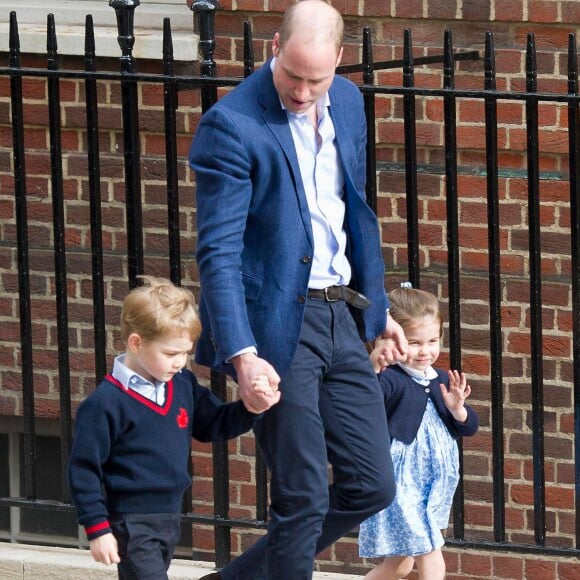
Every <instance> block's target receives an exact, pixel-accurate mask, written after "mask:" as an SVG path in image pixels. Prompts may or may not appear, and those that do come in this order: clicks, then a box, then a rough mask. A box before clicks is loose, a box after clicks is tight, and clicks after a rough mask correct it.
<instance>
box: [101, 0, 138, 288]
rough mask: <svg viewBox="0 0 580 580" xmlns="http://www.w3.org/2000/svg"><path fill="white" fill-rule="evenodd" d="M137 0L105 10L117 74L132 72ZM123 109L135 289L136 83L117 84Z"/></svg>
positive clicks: (118, 1) (114, 1)
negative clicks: (111, 16)
mask: <svg viewBox="0 0 580 580" xmlns="http://www.w3.org/2000/svg"><path fill="white" fill-rule="evenodd" d="M139 4H140V2H139V0H110V1H109V6H111V7H113V8H114V9H115V13H116V15H117V27H118V32H119V34H118V36H117V40H118V42H119V46H120V47H121V52H122V56H121V72H122V73H124V74H127V75H128V78H129V79H130V75H131V74H132V73H134V72H135V59H134V57H133V45H134V44H135V34H134V26H133V24H134V16H135V8H137V6H139ZM121 100H122V109H123V151H124V157H125V204H126V214H127V254H128V255H127V262H128V270H129V271H128V275H129V287H130V288H134V287H135V286H136V285H137V276H138V275H139V274H142V273H143V217H142V215H143V210H142V201H141V173H140V158H141V150H140V145H139V118H138V109H139V102H138V93H137V83H136V81H133V80H123V81H121Z"/></svg>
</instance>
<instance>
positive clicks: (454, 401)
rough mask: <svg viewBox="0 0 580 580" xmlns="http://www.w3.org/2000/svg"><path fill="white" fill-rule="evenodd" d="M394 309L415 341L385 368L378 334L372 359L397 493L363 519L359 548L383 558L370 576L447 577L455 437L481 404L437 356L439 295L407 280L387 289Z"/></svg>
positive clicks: (464, 432)
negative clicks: (472, 401)
mask: <svg viewBox="0 0 580 580" xmlns="http://www.w3.org/2000/svg"><path fill="white" fill-rule="evenodd" d="M389 300H390V302H391V311H390V313H391V316H392V317H393V318H394V319H395V320H396V321H397V322H398V323H399V324H400V325H401V326H402V327H403V330H404V331H405V335H406V337H407V340H408V342H409V347H408V358H407V360H406V362H405V364H402V363H399V364H398V365H395V366H391V367H388V368H386V369H385V360H384V357H383V356H382V355H381V350H382V346H384V345H382V340H378V341H377V344H376V345H375V348H374V350H373V351H372V353H371V359H372V361H373V365H374V367H375V370H376V371H377V372H380V371H381V370H382V369H385V370H382V372H380V374H379V382H380V384H381V389H382V391H383V396H384V400H385V407H386V411H387V418H388V423H389V432H390V435H391V455H392V458H393V465H394V469H395V481H396V484H397V494H396V496H395V499H394V500H393V502H392V504H391V505H389V506H388V507H387V508H386V509H385V510H383V511H381V512H379V513H378V514H375V515H374V516H372V517H371V518H369V519H368V520H366V521H365V522H363V523H362V524H361V526H360V533H359V554H360V555H361V556H364V557H367V558H376V557H379V556H382V557H384V561H383V563H382V564H380V565H379V566H377V567H376V568H374V569H373V570H371V571H370V572H369V573H368V574H367V575H366V576H365V578H367V579H372V580H391V579H396V578H405V577H406V576H407V575H408V574H409V573H410V572H411V570H412V568H413V563H415V564H416V565H417V570H418V573H419V578H421V579H426V580H438V579H440V578H444V577H445V561H444V560H443V555H442V553H441V547H442V546H443V544H444V543H445V541H444V539H443V535H442V534H441V529H444V528H446V527H447V525H448V522H449V512H450V510H451V504H452V501H453V494H454V493H455V488H456V487H457V483H458V481H459V452H458V448H457V444H456V442H455V439H457V438H458V437H460V436H461V437H462V436H469V435H474V434H475V432H476V431H477V428H478V418H477V414H476V413H475V411H474V410H473V409H472V408H471V407H469V406H468V405H466V404H465V399H466V398H467V397H468V396H469V394H470V392H471V387H470V386H469V385H468V384H467V379H466V377H465V374H464V373H459V372H457V371H456V370H453V371H448V372H445V371H442V370H440V369H435V368H434V367H433V365H434V364H435V361H436V360H437V358H438V357H439V352H440V348H441V336H442V334H443V328H442V322H443V321H442V317H441V314H440V311H439V304H438V301H437V298H436V297H435V296H434V295H433V294H431V293H429V292H425V291H422V290H415V289H413V288H408V287H402V288H399V289H395V290H393V291H392V292H389Z"/></svg>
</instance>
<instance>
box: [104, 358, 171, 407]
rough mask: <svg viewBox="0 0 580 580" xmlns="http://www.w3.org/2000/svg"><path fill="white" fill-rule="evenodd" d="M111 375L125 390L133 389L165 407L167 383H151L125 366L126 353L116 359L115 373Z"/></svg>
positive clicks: (114, 363)
mask: <svg viewBox="0 0 580 580" xmlns="http://www.w3.org/2000/svg"><path fill="white" fill-rule="evenodd" d="M111 374H112V375H113V377H114V378H115V379H117V380H118V381H119V382H120V383H121V384H122V385H123V387H124V388H125V389H131V390H132V391H135V392H136V393H139V394H140V395H142V396H143V397H145V398H147V399H149V400H150V401H153V402H154V403H156V404H157V405H163V404H164V403H165V396H166V395H165V392H166V388H165V383H164V382H162V381H154V382H151V381H149V380H147V379H146V378H144V377H142V376H141V375H140V374H139V373H136V372H135V371H134V370H132V369H130V368H129V367H128V366H127V365H126V364H125V354H124V353H123V354H120V355H118V356H116V357H115V360H114V362H113V372H112V373H111Z"/></svg>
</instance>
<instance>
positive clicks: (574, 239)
mask: <svg viewBox="0 0 580 580" xmlns="http://www.w3.org/2000/svg"><path fill="white" fill-rule="evenodd" d="M577 54H578V53H577V49H576V36H575V35H574V34H570V35H569V37H568V93H570V94H577V93H578V57H577ZM579 148H580V111H579V110H578V105H577V104H576V103H569V104H568V158H569V164H570V234H571V236H570V237H571V239H570V242H571V244H570V245H571V256H572V320H573V331H572V352H573V365H574V460H575V461H574V473H575V479H574V505H575V508H576V522H575V528H576V549H580V159H579V155H580V152H579Z"/></svg>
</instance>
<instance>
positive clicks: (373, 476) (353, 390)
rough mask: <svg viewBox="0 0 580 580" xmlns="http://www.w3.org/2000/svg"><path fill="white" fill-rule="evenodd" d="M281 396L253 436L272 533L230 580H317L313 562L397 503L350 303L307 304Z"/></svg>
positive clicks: (374, 385)
mask: <svg viewBox="0 0 580 580" xmlns="http://www.w3.org/2000/svg"><path fill="white" fill-rule="evenodd" d="M280 389H281V391H282V398H281V401H280V403H279V404H278V405H276V406H274V407H273V408H272V409H270V410H269V411H268V412H267V413H266V414H265V416H264V417H263V419H262V420H261V421H260V422H259V423H258V425H257V427H256V428H255V434H256V439H257V441H258V444H259V446H260V448H261V450H262V452H263V454H264V457H265V460H266V463H267V465H268V468H269V469H270V472H271V484H270V499H271V504H270V518H269V527H268V532H267V534H266V535H265V536H264V537H263V538H261V539H260V540H259V541H258V542H257V543H256V544H254V545H253V546H252V547H251V548H250V549H249V550H247V551H246V552H244V553H243V554H242V555H241V556H239V557H237V558H236V559H235V560H234V561H233V562H231V563H230V564H229V565H228V566H226V567H225V568H224V569H223V570H222V571H221V572H222V576H223V578H224V579H225V580H232V579H235V580H262V579H269V580H274V579H275V580H309V579H311V578H312V574H313V568H314V558H315V555H316V554H317V553H319V552H321V551H322V550H323V549H325V548H326V547H328V546H329V545H331V544H332V543H333V542H335V541H336V540H337V539H339V538H340V537H342V536H343V535H344V534H346V533H347V532H349V531H350V530H352V529H353V528H355V527H356V526H357V525H358V524H359V523H360V522H361V521H363V520H365V519H366V518H368V517H369V516H371V515H372V514H374V513H376V512H378V511H380V510H381V509H383V508H384V507H386V506H387V505H388V504H389V503H390V502H391V501H392V499H393V497H394V494H395V486H394V480H393V466H392V463H391V459H390V454H389V447H390V440H389V435H388V431H387V423H386V414H385V407H384V403H383V400H382V397H381V394H380V389H379V385H378V381H377V378H376V375H375V373H374V371H373V369H372V366H371V364H370V360H369V357H368V354H367V352H366V350H365V348H364V345H363V343H362V341H361V340H360V337H359V335H358V332H357V329H356V325H355V323H354V320H353V318H352V315H351V313H350V311H349V309H348V306H347V305H346V304H345V303H344V302H342V301H340V302H332V303H326V302H322V301H317V300H312V299H309V300H308V305H307V308H306V314H305V320H304V324H303V327H302V333H301V337H300V344H299V346H298V350H297V352H296V356H295V358H294V360H293V362H292V366H291V369H290V371H289V373H288V375H287V376H285V377H284V378H283V380H282V382H281V385H280ZM329 463H330V464H331V466H332V481H331V484H330V485H329V480H328V464H329Z"/></svg>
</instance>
